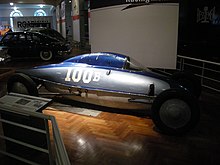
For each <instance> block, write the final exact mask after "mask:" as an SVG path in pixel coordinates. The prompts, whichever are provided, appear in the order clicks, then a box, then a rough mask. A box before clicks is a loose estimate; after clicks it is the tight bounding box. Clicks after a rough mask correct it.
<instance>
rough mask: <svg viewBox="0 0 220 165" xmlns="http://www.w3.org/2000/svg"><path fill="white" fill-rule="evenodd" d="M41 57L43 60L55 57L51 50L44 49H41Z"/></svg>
mask: <svg viewBox="0 0 220 165" xmlns="http://www.w3.org/2000/svg"><path fill="white" fill-rule="evenodd" d="M40 58H41V60H43V61H49V60H51V59H52V58H53V53H52V51H50V50H42V51H40Z"/></svg>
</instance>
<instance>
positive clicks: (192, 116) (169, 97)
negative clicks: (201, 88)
mask: <svg viewBox="0 0 220 165" xmlns="http://www.w3.org/2000/svg"><path fill="white" fill-rule="evenodd" d="M199 117H200V111H199V106H198V103H197V100H196V99H195V98H194V97H193V96H192V95H191V94H190V93H189V92H187V91H185V90H180V89H169V90H166V91H164V92H162V93H161V94H159V95H158V96H157V97H156V99H155V100H154V102H153V105H152V119H153V121H154V123H155V125H156V127H157V128H158V129H159V130H160V131H161V132H163V133H165V134H175V135H178V134H183V133H186V132H188V131H189V130H191V129H192V128H193V127H195V125H196V124H197V123H198V121H199Z"/></svg>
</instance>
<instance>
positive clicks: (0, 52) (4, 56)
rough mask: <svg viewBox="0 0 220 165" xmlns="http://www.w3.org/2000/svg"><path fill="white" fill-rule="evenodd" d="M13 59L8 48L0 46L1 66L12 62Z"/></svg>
mask: <svg viewBox="0 0 220 165" xmlns="http://www.w3.org/2000/svg"><path fill="white" fill-rule="evenodd" d="M10 59H11V57H10V56H9V55H8V48H7V47H5V46H0V64H1V63H7V62H8V61H10Z"/></svg>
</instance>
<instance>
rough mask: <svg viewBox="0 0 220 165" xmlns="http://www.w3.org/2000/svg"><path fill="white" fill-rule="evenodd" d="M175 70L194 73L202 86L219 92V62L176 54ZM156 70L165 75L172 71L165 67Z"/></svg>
mask: <svg viewBox="0 0 220 165" xmlns="http://www.w3.org/2000/svg"><path fill="white" fill-rule="evenodd" d="M177 70H179V71H183V70H184V71H188V72H190V73H193V74H195V75H196V76H197V77H199V78H200V80H201V84H202V87H204V88H208V89H210V90H213V91H216V92H220V63H217V62H212V61H207V60H202V59H197V58H191V57H186V56H181V55H178V56H177ZM156 71H159V72H161V73H164V74H167V75H171V74H172V73H173V71H171V70H167V69H156Z"/></svg>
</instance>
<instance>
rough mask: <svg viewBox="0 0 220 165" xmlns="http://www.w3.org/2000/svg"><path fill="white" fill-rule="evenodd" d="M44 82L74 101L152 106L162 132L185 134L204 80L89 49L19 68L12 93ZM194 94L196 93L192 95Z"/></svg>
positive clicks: (35, 88)
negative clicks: (161, 71)
mask: <svg viewBox="0 0 220 165" xmlns="http://www.w3.org/2000/svg"><path fill="white" fill-rule="evenodd" d="M41 86H44V87H45V88H46V89H47V90H48V91H50V92H53V94H55V95H56V94H57V95H59V96H63V97H66V98H70V99H73V100H76V101H80V102H85V103H91V104H96V105H101V106H106V107H113V108H120V109H125V110H129V109H143V110H146V109H151V111H152V119H153V121H154V123H155V125H156V126H157V127H158V128H159V129H160V130H161V131H162V132H164V133H169V134H181V133H185V132H187V131H189V130H190V129H191V128H193V127H194V126H195V125H196V123H197V122H198V120H199V107H198V103H197V99H196V97H195V96H197V97H198V96H199V94H200V87H201V85H200V83H199V82H198V81H197V79H196V78H195V77H193V76H192V75H188V74H185V73H178V74H174V75H173V76H171V77H165V76H162V75H159V74H156V73H153V72H152V71H150V70H148V69H145V68H144V67H142V66H141V65H140V64H138V63H137V62H136V61H135V60H133V59H132V58H130V57H128V56H125V55H121V54H117V53H91V54H84V55H79V56H76V57H72V58H70V59H67V60H65V61H63V62H62V63H58V64H50V65H46V66H38V67H34V68H31V69H20V70H17V72H16V73H15V74H14V75H13V76H11V77H10V78H9V80H8V84H7V88H8V92H17V93H23V94H29V95H34V96H38V95H39V94H40V93H39V91H40V88H41ZM194 95H195V96H194Z"/></svg>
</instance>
